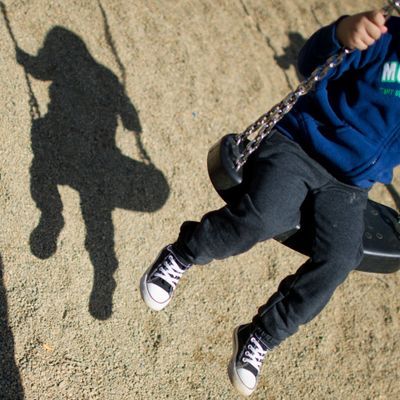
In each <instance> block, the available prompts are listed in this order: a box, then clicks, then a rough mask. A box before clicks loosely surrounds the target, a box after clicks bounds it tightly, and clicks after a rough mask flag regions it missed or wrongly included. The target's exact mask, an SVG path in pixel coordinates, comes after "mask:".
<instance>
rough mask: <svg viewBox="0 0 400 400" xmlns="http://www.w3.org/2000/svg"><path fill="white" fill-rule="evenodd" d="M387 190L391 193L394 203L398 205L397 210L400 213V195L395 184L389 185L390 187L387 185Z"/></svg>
mask: <svg viewBox="0 0 400 400" xmlns="http://www.w3.org/2000/svg"><path fill="white" fill-rule="evenodd" d="M385 186H386V189H387V190H388V192H389V193H390V195H391V196H392V198H393V201H394V202H395V204H396V207H397V210H398V211H399V212H400V194H399V192H398V191H397V190H396V188H395V187H394V186H393V184H391V183H389V184H388V185H385Z"/></svg>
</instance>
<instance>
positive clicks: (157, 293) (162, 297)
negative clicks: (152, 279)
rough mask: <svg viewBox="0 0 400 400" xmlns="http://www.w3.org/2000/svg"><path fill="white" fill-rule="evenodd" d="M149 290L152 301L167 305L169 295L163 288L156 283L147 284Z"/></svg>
mask: <svg viewBox="0 0 400 400" xmlns="http://www.w3.org/2000/svg"><path fill="white" fill-rule="evenodd" d="M147 290H148V292H149V295H150V297H151V298H152V299H154V300H155V301H156V302H157V303H165V302H167V301H168V300H169V294H168V292H167V291H165V290H164V289H163V288H161V287H160V286H158V285H155V284H154V283H148V284H147Z"/></svg>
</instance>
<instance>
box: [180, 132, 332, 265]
mask: <svg viewBox="0 0 400 400" xmlns="http://www.w3.org/2000/svg"><path fill="white" fill-rule="evenodd" d="M278 139H279V137H278ZM278 139H276V140H275V141H271V142H268V143H267V144H266V146H267V149H265V148H264V149H263V151H264V153H267V154H264V155H265V157H264V156H262V157H258V158H255V159H253V160H252V161H251V162H250V167H249V168H250V170H249V171H247V173H246V175H245V181H246V185H245V189H244V190H243V193H242V194H241V196H240V197H239V198H238V199H237V201H235V202H234V203H232V204H227V205H226V206H225V207H222V208H221V209H219V210H216V211H212V212H209V213H207V214H206V215H205V216H204V217H203V218H202V220H201V221H200V222H193V221H189V222H186V223H184V224H183V225H182V227H181V232H180V235H179V238H178V240H177V242H176V243H175V244H174V247H175V251H176V253H177V255H178V256H180V257H181V258H182V260H183V261H186V262H188V263H193V264H206V263H208V262H210V261H211V260H213V259H223V258H226V257H229V256H233V255H236V254H240V253H243V252H245V251H247V250H249V249H250V248H251V247H252V246H253V245H255V244H256V243H257V242H260V241H263V240H266V239H269V238H272V237H274V236H275V235H277V234H279V233H282V232H285V231H287V230H289V229H292V228H293V227H294V226H295V225H296V224H297V223H298V222H299V217H300V212H299V208H300V206H301V204H302V203H303V201H304V199H305V197H306V195H307V193H308V191H309V187H310V184H311V186H312V185H317V182H318V183H319V184H320V180H321V176H320V175H318V174H317V173H316V171H315V169H313V168H312V166H311V165H310V164H309V163H308V162H307V158H306V157H303V155H304V152H302V151H300V150H301V149H300V148H299V147H298V146H297V145H296V144H294V143H293V142H290V141H289V140H288V139H283V140H281V141H280V140H278ZM268 146H269V147H268ZM317 175H318V176H317ZM323 179H325V181H326V180H327V179H326V178H325V177H324V178H323Z"/></svg>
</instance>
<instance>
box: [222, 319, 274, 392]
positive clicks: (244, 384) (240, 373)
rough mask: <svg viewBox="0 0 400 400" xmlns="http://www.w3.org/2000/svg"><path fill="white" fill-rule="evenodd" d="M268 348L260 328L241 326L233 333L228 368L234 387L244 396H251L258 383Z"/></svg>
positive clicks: (249, 325) (250, 325)
mask: <svg viewBox="0 0 400 400" xmlns="http://www.w3.org/2000/svg"><path fill="white" fill-rule="evenodd" d="M268 350H269V348H268V346H267V345H266V344H265V343H264V342H263V340H262V339H261V334H260V330H259V328H254V326H253V325H252V324H247V325H240V326H238V327H237V328H236V329H235V330H234V332H233V354H232V358H231V361H230V363H229V367H228V375H229V379H230V381H231V383H232V385H233V386H234V387H235V388H236V390H238V391H239V393H241V394H242V395H244V396H250V395H251V394H252V393H253V392H254V390H255V388H256V386H257V383H258V378H259V375H260V371H261V366H262V363H263V361H264V358H265V355H266V353H267V351H268Z"/></svg>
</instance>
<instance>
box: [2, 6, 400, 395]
mask: <svg viewBox="0 0 400 400" xmlns="http://www.w3.org/2000/svg"><path fill="white" fill-rule="evenodd" d="M5 5H6V7H7V12H8V14H7V15H8V21H9V24H10V29H11V32H10V30H9V29H8V28H7V25H6V23H5V20H4V18H3V16H2V19H1V23H0V33H1V37H2V46H1V51H0V61H1V62H0V88H1V90H0V108H1V110H2V118H1V122H0V132H1V142H0V154H1V157H0V174H1V176H0V221H1V229H0V252H1V268H2V274H1V275H0V307H1V308H0V310H1V316H0V317H1V318H0V320H1V326H0V328H1V329H2V332H1V336H0V338H1V341H0V347H2V348H1V349H0V356H1V358H0V360H1V365H0V367H1V368H0V377H1V379H0V385H1V388H0V391H1V395H0V397H1V398H2V399H10V400H15V399H22V398H25V399H27V400H35V399H38V400H39V399H40V400H45V399H49V400H50V399H51V400H53V399H60V400H61V399H77V400H79V399H104V400H114V399H115V400H128V399H132V400H133V399H135V400H137V399H174V400H181V399H199V400H204V399H229V400H231V399H239V398H240V396H239V395H238V394H237V393H236V392H235V391H234V390H233V389H232V388H231V385H230V383H229V380H228V376H227V373H226V369H227V364H228V361H229V358H230V355H231V335H232V331H233V329H234V327H235V326H237V325H238V324H240V323H243V322H247V321H249V320H250V319H251V317H252V316H253V315H254V313H255V312H256V311H257V308H258V306H260V305H261V304H263V302H265V300H266V299H267V298H268V297H269V296H270V295H271V294H272V293H273V292H274V290H275V289H276V287H277V285H278V284H279V282H280V281H281V279H282V278H284V277H285V276H286V275H288V274H290V273H293V272H294V271H295V270H296V268H298V266H299V265H300V264H301V263H302V262H303V261H304V257H302V256H300V255H298V254H296V253H294V252H293V251H291V250H288V249H287V248H285V247H283V246H282V245H280V244H278V243H276V242H274V241H270V242H267V243H262V244H259V245H257V246H255V247H254V248H253V249H252V250H251V251H249V252H248V253H246V254H243V255H241V256H238V257H235V258H231V259H227V260H224V261H218V262H213V263H212V264H210V265H209V266H205V267H204V268H193V269H192V270H191V271H190V273H188V275H187V276H185V277H184V278H183V280H182V283H181V284H180V286H179V288H178V290H177V292H176V296H175V297H174V299H173V301H172V303H171V304H170V305H169V306H168V308H167V309H166V310H165V311H163V312H161V313H155V312H152V311H149V310H148V309H147V308H146V307H145V305H144V304H143V302H142V300H141V298H140V293H139V290H138V285H139V280H140V277H141V275H142V273H143V272H144V270H145V269H146V268H147V267H148V265H149V263H151V262H152V261H153V259H154V258H155V256H156V255H157V253H158V251H159V249H160V248H161V247H162V246H163V245H165V244H167V243H169V242H171V241H173V240H174V239H175V238H176V235H177V233H178V230H179V226H180V223H181V222H182V221H184V220H186V219H193V220H197V219H199V218H200V217H201V216H202V214H203V213H204V212H206V211H207V210H211V209H215V208H217V207H220V206H222V201H221V200H220V199H219V198H218V196H217V195H216V194H215V192H214V191H213V189H212V187H211V185H210V183H209V179H208V176H207V170H206V156H207V152H208V149H209V148H210V146H211V145H212V144H214V143H215V142H216V141H217V140H218V138H219V137H220V136H221V135H223V134H225V133H227V132H230V131H240V130H242V129H244V128H245V127H246V126H247V125H248V124H250V123H251V122H252V121H253V120H255V118H257V117H258V116H259V115H260V114H262V113H263V112H265V111H266V110H267V109H268V108H270V107H271V106H272V105H273V104H275V103H276V102H278V101H279V100H280V99H281V98H282V97H283V96H284V95H285V94H287V93H288V92H289V91H290V90H291V88H293V87H295V85H296V83H297V82H298V77H297V74H296V70H295V67H294V62H295V59H296V54H297V52H298V50H299V48H300V47H301V45H302V43H304V40H305V39H306V38H307V37H308V36H309V35H310V34H311V33H312V32H313V31H315V30H316V29H318V27H320V26H321V25H323V24H327V23H329V22H330V21H333V20H334V19H336V18H337V17H339V16H340V15H342V14H350V13H355V12H358V11H363V10H366V9H369V8H373V7H378V6H380V5H381V3H380V2H374V1H359V2H348V1H344V0H334V1H328V0H320V1H318V0H310V1H307V2H305V1H300V0H292V1H277V0H271V1H265V0H263V1H261V0H229V1H228V0H226V1H222V0H221V1H216V2H214V1H211V0H199V1H189V0H186V1H177V2H174V1H166V0H165V1H143V0H138V1H134V2H133V1H128V0H119V1H117V0H103V1H102V3H101V4H100V3H99V2H98V1H95V0H92V1H79V0H63V1H61V0H56V1H49V0H31V1H26V0H9V1H5ZM56 27H58V28H56ZM11 33H12V35H14V38H15V40H16V42H17V44H18V46H19V47H20V48H21V49H23V50H24V51H25V52H26V53H28V54H31V55H36V54H37V52H38V50H39V49H41V48H42V47H43V46H44V42H45V39H46V38H47V39H48V43H47V45H48V48H47V54H46V56H45V58H46V63H47V64H46V63H44V62H43V59H42V60H41V61H42V64H41V65H35V66H32V68H33V69H35V71H36V72H37V73H38V74H39V69H40V67H41V66H42V67H46V71H42V72H43V73H42V75H41V76H36V77H32V75H29V76H27V75H25V73H24V69H23V68H22V67H21V66H20V65H19V64H18V63H17V62H16V55H15V49H14V42H13V39H12V36H11V35H10V34H11ZM57 40H58V42H57ZM64 40H65V42H64ZM49 43H50V44H51V45H50V44H49ZM74 43H75V44H74ZM79 43H81V44H82V43H84V45H85V46H86V48H85V46H83V48H82V47H79ZM83 54H86V56H87V55H88V54H89V56H87V57H86V58H85V57H84V56H83ZM88 59H91V61H88ZM57 63H58V66H57V67H56V68H61V69H62V73H61V75H60V74H58V75H57V76H58V78H57V79H58V80H56V81H54V82H52V81H51V79H54V76H55V75H54V74H53V73H52V71H54V70H52V68H54V65H57ZM39 64H40V63H39ZM45 64H46V65H45ZM68 68H70V69H68ZM68 71H70V72H68ZM39 75H40V74H39ZM118 81H119V82H120V84H118ZM103 83H104V84H103ZM107 85H109V86H107ZM29 87H30V88H31V89H29ZM50 88H51V92H50V93H49V89H50ZM118 88H119V89H118ZM121 88H122V89H121ZM113 90H114V91H115V90H116V91H117V92H118V90H119V92H118V93H119V95H118V96H119V97H118V96H117V97H115V96H116V95H115V93H114V91H113ZM124 91H125V93H126V97H127V98H128V99H129V100H130V102H131V104H132V105H133V107H134V109H135V110H136V111H137V115H136V116H135V113H134V112H133V111H132V110H133V108H130V110H131V111H130V112H129V111H126V109H124V107H123V106H122V107H119V108H118V106H116V105H115V102H116V100H115V99H120V98H122V97H123V93H124ZM108 93H109V96H108ZM74 96H75V97H74ZM113 96H114V97H113ZM30 100H31V105H30V103H29V101H30ZM32 100H36V101H37V104H38V107H39V110H38V109H37V108H35V107H34V103H32ZM126 104H129V102H126ZM128 109H129V106H128ZM124 110H125V111H124ZM38 111H39V113H40V116H41V117H40V118H37V116H38V115H37V114H38ZM117 113H120V114H121V116H120V117H118V119H116V118H117V117H116V114H117ZM116 122H117V124H116ZM124 124H125V127H124ZM49 126H51V127H52V129H50V133H49V129H47V128H48V127H49ZM100 128H101V129H100ZM132 130H136V131H140V130H142V134H141V141H142V147H143V148H144V149H145V152H146V154H147V156H148V157H149V158H150V159H151V164H149V163H148V161H147V162H146V161H145V160H144V158H146V157H143V154H144V153H143V151H142V152H141V151H140V146H139V144H138V143H139V142H138V141H137V140H136V139H135V135H137V134H135V133H134V132H132ZM100 131H101V132H103V133H105V134H108V137H109V139H110V138H111V142H108V145H107V146H105V147H104V146H103V147H101V146H99V145H98V144H96V143H97V142H96V140H97V139H93V140H92V138H91V135H93V138H94V135H97V134H98V132H100ZM46 134H47V136H46ZM98 135H99V136H101V134H98ZM44 137H46V139H44ZM82 138H83V139H82ZM100 141H101V140H100ZM113 141H114V142H115V144H116V146H115V147H113V146H112V142H113ZM95 142H96V143H95ZM48 143H50V144H49V145H47V144H48ZM60 143H61V144H60ZM89 144H90V145H89ZM90 146H93V147H90ZM96 146H97V147H96ZM100 148H101V149H102V150H101V151H100V150H99V149H100ZM93 149H97V150H96V152H95V154H94V153H93V151H92V150H93ZM100 153H101V154H100ZM98 154H100V156H101V157H102V158H101V157H100V156H99V155H98ZM99 157H100V158H99ZM110 159H111V160H112V161H109V160H110ZM34 160H36V161H37V160H39V161H40V162H41V163H39V164H34V163H33V161H34ZM46 160H47V162H46ZM104 160H106V161H104ZM104 165H105V166H104ZM99 166H100V167H99ZM102 168H103V169H102ZM139 170H140V171H142V175H141V174H139V172H138V171H139ZM132 171H136V172H137V176H135V177H134V179H133V180H132V179H131V178H132V177H131V175H132V174H131V173H130V172H132ZM45 177H47V178H45ZM133 183H134V184H135V185H136V186H135V187H136V188H137V189H135V187H134V188H133V191H132V192H129V193H128V194H127V193H125V192H124V190H125V189H126V190H128V189H129V188H128V187H129V185H132V184H133ZM55 187H57V188H58V191H59V193H60V198H61V203H62V215H63V218H64V223H65V224H64V226H63V228H62V230H61V232H60V233H59V234H57V233H56V231H57V226H59V225H57V224H59V221H60V219H59V218H58V219H57V215H59V214H57V207H58V209H59V208H60V207H59V204H60V202H59V201H58V202H57V194H56V192H55V191H54V190H53V192H51V193H49V194H47V191H48V190H49V188H53V189H54V188H55ZM394 187H395V188H397V190H400V171H399V170H397V171H396V173H395V179H394ZM127 188H128V189H127ZM132 193H133V196H134V197H135V196H136V198H137V201H128V200H129V199H130V197H129V194H130V195H131V196H132ZM34 197H35V198H36V199H41V201H42V203H43V205H42V207H44V208H45V209H46V210H47V212H48V215H49V219H48V220H47V225H45V229H44V230H43V232H44V233H47V235H50V237H47V239H46V238H45V237H43V235H42V236H41V237H40V238H39V239H37V238H36V239H35V238H34V239H32V232H33V231H34V230H35V227H36V226H37V224H38V222H39V218H40V212H39V209H38V208H37V205H36V203H35V201H34V199H33V198H34ZM371 197H372V198H374V199H376V200H378V201H380V202H383V203H385V204H387V205H389V206H391V207H394V208H395V207H396V203H395V200H394V198H393V196H392V195H391V194H390V192H389V191H388V190H387V188H386V187H384V186H377V187H376V188H374V190H373V191H372V194H371ZM104 199H106V200H104ZM52 231H53V235H51V234H50V233H49V232H52ZM37 232H38V231H37V230H36V233H37ZM54 232H55V233H54ZM55 239H56V242H57V249H56V251H55V249H51V246H50V244H51V243H54V242H55ZM40 243H42V244H44V245H47V250H46V246H44V247H40ZM49 246H50V250H49ZM115 267H118V268H117V269H116V272H115V273H114V278H115V282H116V288H115V291H114V292H113V293H112V296H111V290H109V289H108V288H109V287H110V285H111V284H112V281H111V279H110V277H111V272H110V271H111V270H112V269H113V268H115ZM94 271H97V272H96V274H97V278H96V279H98V283H97V284H96V285H95V287H94V288H93V281H94ZM399 281H400V277H399V275H398V274H392V275H378V274H366V273H361V272H354V273H351V275H350V276H349V278H348V280H347V281H346V282H345V283H344V284H343V285H342V286H341V287H340V288H339V289H338V290H337V291H336V293H335V294H334V297H333V298H332V300H331V301H330V303H329V304H328V306H327V307H326V309H324V311H323V312H322V313H321V314H320V315H319V316H318V317H317V318H316V319H315V320H313V321H312V322H311V323H309V324H308V325H307V326H304V327H302V328H301V329H300V330H299V332H298V333H297V334H296V335H294V336H293V337H291V338H290V339H288V340H287V341H286V342H285V343H283V344H282V346H280V347H279V348H278V349H276V350H275V351H273V352H272V353H271V354H270V355H268V357H267V360H266V363H265V366H264V368H263V373H262V377H261V381H260V384H259V388H258V390H257V392H256V393H255V394H254V395H253V396H252V398H253V399H271V400H272V399H296V400H297V399H308V400H310V399H332V400H333V399H335V400H337V399H345V400H347V399H350V398H351V399H360V400H361V399H362V400H366V399H374V400H376V399H385V400H386V399H387V400H389V399H393V400H395V399H398V398H399V393H400V383H399V382H400V379H399V373H398V370H399V368H398V367H399V361H400V353H399V335H398V332H399V312H400V311H399V310H400V300H399V296H398V287H399Z"/></svg>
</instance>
